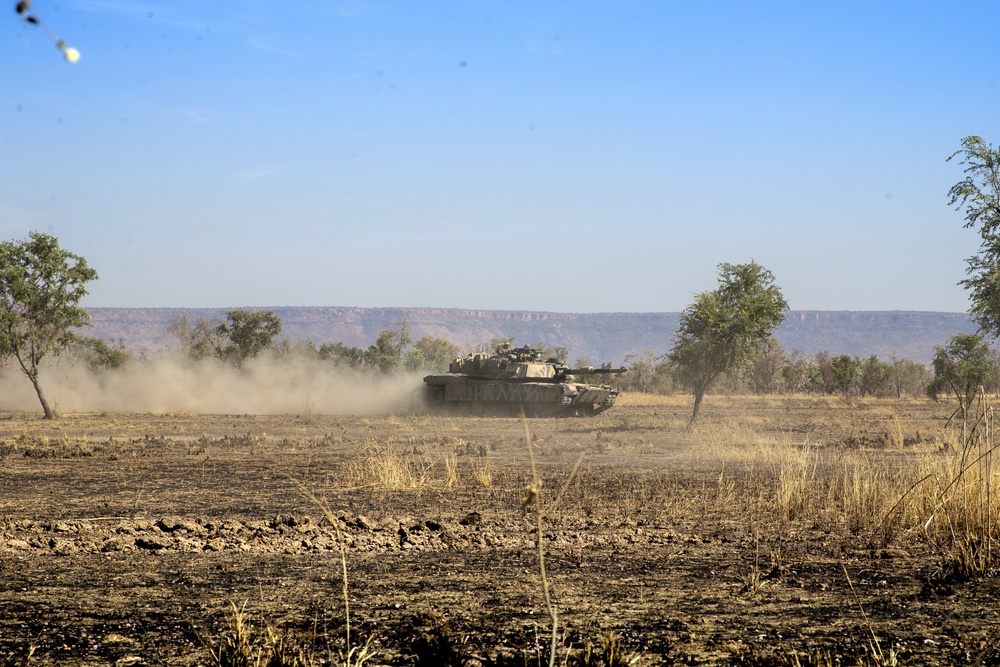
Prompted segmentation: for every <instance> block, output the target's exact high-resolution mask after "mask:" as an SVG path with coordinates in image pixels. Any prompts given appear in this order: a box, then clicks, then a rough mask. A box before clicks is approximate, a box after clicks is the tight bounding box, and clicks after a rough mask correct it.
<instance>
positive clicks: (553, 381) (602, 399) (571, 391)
mask: <svg viewBox="0 0 1000 667" xmlns="http://www.w3.org/2000/svg"><path fill="white" fill-rule="evenodd" d="M625 370H626V369H625V368H592V367H590V366H587V367H585V368H569V367H568V366H566V364H563V363H560V362H558V361H556V360H554V359H550V360H548V361H542V357H541V352H540V350H537V349H535V348H532V347H519V348H516V349H511V347H510V345H501V346H499V347H498V348H497V350H496V352H495V353H494V354H485V353H476V354H471V355H469V356H467V357H462V358H460V359H456V360H455V361H453V362H451V365H450V366H449V368H448V373H447V374H446V375H428V376H427V377H425V378H424V383H425V385H426V387H425V392H426V394H425V399H426V401H427V402H428V403H429V404H430V405H431V406H432V408H435V409H439V410H442V411H445V412H450V413H457V414H474V415H516V414H519V413H520V410H521V408H523V409H524V413H525V414H526V415H528V416H532V417H562V416H580V417H589V416H592V415H596V414H598V413H600V412H604V411H605V410H607V409H608V408H610V407H611V406H613V405H614V404H615V399H616V398H617V397H618V393H619V392H618V388H617V387H614V386H612V385H610V384H587V383H585V382H581V381H580V380H579V379H578V376H588V375H608V374H613V373H624V372H625Z"/></svg>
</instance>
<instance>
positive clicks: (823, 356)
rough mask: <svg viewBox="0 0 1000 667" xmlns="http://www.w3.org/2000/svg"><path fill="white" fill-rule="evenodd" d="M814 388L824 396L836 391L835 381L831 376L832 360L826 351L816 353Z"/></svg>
mask: <svg viewBox="0 0 1000 667" xmlns="http://www.w3.org/2000/svg"><path fill="white" fill-rule="evenodd" d="M816 372H817V376H816V378H815V380H816V388H817V389H822V390H823V393H825V394H832V393H833V392H835V391H837V379H836V378H835V377H834V375H833V358H832V357H831V356H830V353H829V352H827V351H825V350H824V351H823V352H817V353H816Z"/></svg>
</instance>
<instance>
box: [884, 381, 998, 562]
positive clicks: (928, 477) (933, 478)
mask: <svg viewBox="0 0 1000 667" xmlns="http://www.w3.org/2000/svg"><path fill="white" fill-rule="evenodd" d="M993 418H994V412H993V407H992V406H991V405H990V404H989V397H988V396H987V395H986V392H985V391H984V390H983V388H982V387H980V388H979V393H978V398H977V401H976V404H975V406H974V409H973V410H970V411H969V414H968V415H967V416H966V419H968V420H970V421H971V423H968V422H966V421H965V420H963V423H962V424H960V425H957V426H956V427H955V428H960V429H961V433H962V437H961V440H960V446H958V447H956V448H954V449H953V448H951V447H946V448H945V449H944V450H943V451H942V452H941V453H939V454H938V455H937V456H933V457H928V458H926V459H925V460H924V465H923V468H922V470H921V472H922V473H923V474H922V475H921V476H920V477H919V478H918V479H916V480H915V481H914V482H913V483H912V484H910V486H909V488H907V489H906V490H905V491H903V492H902V493H900V494H899V497H898V500H897V501H896V503H894V504H893V506H892V507H891V508H890V509H889V510H888V511H887V512H886V513H885V515H884V517H883V519H882V521H883V523H888V522H892V521H899V517H901V516H904V515H906V514H907V513H908V512H909V513H912V512H913V511H914V509H913V508H915V509H916V511H917V512H919V513H920V516H921V517H922V519H923V521H922V524H921V525H920V530H921V531H922V533H923V535H924V536H925V538H926V539H927V541H928V542H929V543H930V544H931V545H932V546H933V547H934V548H935V549H936V550H937V552H938V554H939V559H940V562H939V565H940V568H939V571H938V572H937V575H938V576H939V577H941V578H944V579H956V580H967V579H971V578H975V577H980V576H984V575H987V574H989V573H990V572H991V571H993V570H994V569H995V567H996V558H997V556H996V549H995V545H994V544H993V542H994V536H995V535H997V534H1000V499H998V498H997V494H995V493H994V480H995V477H996V471H995V470H994V466H993V455H994V453H995V451H996V450H997V448H998V447H1000V445H998V444H994V432H995V431H994V425H993Z"/></svg>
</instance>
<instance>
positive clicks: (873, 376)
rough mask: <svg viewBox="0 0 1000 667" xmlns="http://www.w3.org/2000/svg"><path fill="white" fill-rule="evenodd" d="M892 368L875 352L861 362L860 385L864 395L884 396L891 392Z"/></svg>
mask: <svg viewBox="0 0 1000 667" xmlns="http://www.w3.org/2000/svg"><path fill="white" fill-rule="evenodd" d="M891 378H892V368H891V367H890V366H889V364H887V363H885V362H884V361H881V360H879V358H878V357H876V356H875V355H874V354H873V355H872V356H870V357H868V358H867V359H865V360H864V361H863V362H861V368H860V377H859V379H858V387H859V389H860V391H861V394H862V395H868V396H884V395H886V394H888V393H889V392H890V387H891V384H890V380H891Z"/></svg>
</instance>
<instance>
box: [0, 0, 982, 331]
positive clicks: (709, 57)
mask: <svg viewBox="0 0 1000 667" xmlns="http://www.w3.org/2000/svg"><path fill="white" fill-rule="evenodd" d="M9 4H10V5H11V7H10V10H9V11H7V12H0V17H3V18H0V28H2V37H0V238H2V239H4V240H8V239H21V238H26V237H27V235H28V232H29V231H32V230H39V231H46V232H49V233H52V234H55V235H56V236H57V237H58V238H59V239H60V242H61V243H62V245H63V246H64V247H65V248H67V249H69V250H71V251H73V252H76V253H78V254H80V255H83V256H84V257H86V258H87V260H88V262H89V263H90V264H91V265H92V266H94V267H95V268H96V269H97V270H98V272H99V274H100V280H99V281H97V282H96V283H94V284H93V285H92V288H91V291H90V295H89V296H88V297H87V299H86V301H85V305H88V306H121V307H127V306H177V307H239V306H333V305H337V306H371V307H378V306H386V307H389V306H411V307H423V306H428V307H441V308H476V309H526V310H546V311H556V312H607V311H633V312H645V311H679V310H681V309H683V308H684V307H685V306H686V305H687V304H689V303H690V302H691V300H692V295H693V294H694V293H695V292H698V291H702V290H708V289H713V288H714V287H715V285H716V267H717V265H718V264H719V263H722V262H729V263H739V262H744V261H748V260H749V259H751V258H753V259H754V260H756V261H757V262H759V263H760V264H762V265H764V266H765V267H767V268H768V269H770V270H771V271H772V272H773V273H774V274H775V277H776V280H777V283H778V284H779V285H780V286H781V287H782V289H783V291H784V294H785V297H786V299H787V300H788V301H789V304H790V306H791V307H792V308H794V309H807V310H941V311H964V310H966V309H967V307H968V300H967V296H966V293H965V292H964V291H963V290H962V289H961V287H959V286H957V284H956V283H957V282H958V281H959V280H961V279H962V278H963V277H964V270H965V259H966V258H967V257H969V256H970V255H971V254H973V253H974V252H975V251H976V248H977V242H976V238H977V237H976V234H975V233H974V232H973V231H971V230H967V229H964V228H963V227H962V222H963V219H962V214H961V213H960V212H956V211H954V210H953V209H952V208H950V207H948V206H947V191H948V189H949V187H950V186H951V185H952V184H953V183H955V182H956V181H958V180H960V178H961V177H962V173H961V167H960V166H959V165H958V164H957V163H954V162H952V163H946V162H945V159H946V158H947V157H948V156H949V155H950V154H951V153H953V152H954V151H955V150H956V149H957V148H958V147H959V145H960V141H961V139H962V137H964V136H967V135H970V134H978V135H981V136H983V137H984V138H985V139H986V140H987V141H989V142H991V143H993V144H994V145H996V144H998V143H1000V111H998V110H1000V81H998V77H1000V73H998V70H997V67H996V62H997V56H996V54H997V53H1000V43H998V38H997V34H998V32H1000V30H998V28H1000V3H995V2H992V1H990V2H986V1H983V2H878V3H871V2H836V3H834V2H668V1H663V2H652V1H650V2H642V1H637V0H636V1H617V2H616V1H610V0H609V1H608V2H501V1H499V0H497V1H482V2H480V1H474V0H463V1H454V2H448V1H440V2H434V1H428V2H367V1H348V2H337V1H335V0H329V1H326V2H308V1H301V2H284V3H282V2H262V1H260V0H242V1H240V2H227V1H220V2H211V3H209V2H203V1H193V0H171V1H170V2H163V1H160V0H147V1H145V2H125V1H122V0H107V1H105V0H61V1H60V2H58V3H56V2H47V1H45V0H35V2H34V9H35V11H36V13H37V14H38V15H39V16H41V17H42V18H43V19H44V20H45V21H46V22H47V23H48V25H49V26H50V27H51V28H52V30H53V31H54V32H55V33H56V34H57V35H58V36H59V37H61V38H62V39H64V40H66V42H67V43H69V44H70V45H72V46H74V47H76V48H78V49H79V50H80V52H81V53H82V58H81V60H80V62H79V63H77V64H75V65H71V64H69V63H66V62H65V61H64V60H63V59H62V57H61V55H60V54H59V52H58V51H57V50H56V49H55V48H54V47H53V45H52V42H51V41H50V40H49V38H48V36H47V35H46V34H45V32H44V31H42V30H41V29H39V28H37V27H34V26H28V25H25V24H23V23H22V22H21V21H20V20H19V18H18V16H17V15H16V14H15V13H14V11H13V4H14V3H13V2H10V3H9Z"/></svg>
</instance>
